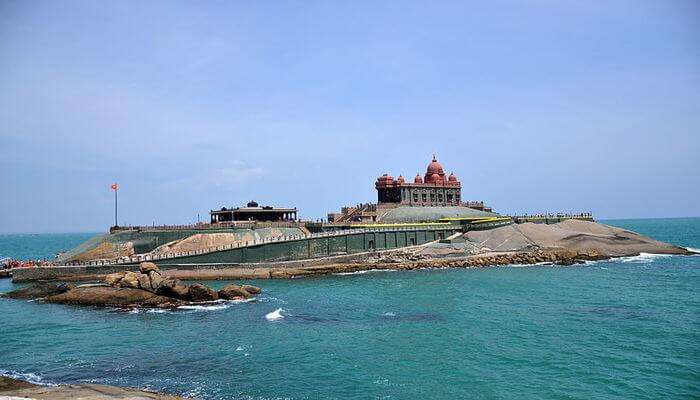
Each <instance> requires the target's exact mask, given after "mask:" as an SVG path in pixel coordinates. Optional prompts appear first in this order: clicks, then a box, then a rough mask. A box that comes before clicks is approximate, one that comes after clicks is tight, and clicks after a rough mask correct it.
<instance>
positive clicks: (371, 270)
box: [333, 268, 398, 275]
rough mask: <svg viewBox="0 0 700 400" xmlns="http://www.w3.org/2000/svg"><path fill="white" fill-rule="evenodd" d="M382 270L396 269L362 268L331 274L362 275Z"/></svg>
mask: <svg viewBox="0 0 700 400" xmlns="http://www.w3.org/2000/svg"><path fill="white" fill-rule="evenodd" d="M384 271H398V270H396V269H391V268H387V269H376V268H375V269H364V270H362V271H354V272H336V273H334V274H333V275H362V274H367V273H370V272H384Z"/></svg>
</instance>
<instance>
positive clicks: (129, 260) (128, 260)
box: [63, 223, 455, 266]
mask: <svg viewBox="0 0 700 400" xmlns="http://www.w3.org/2000/svg"><path fill="white" fill-rule="evenodd" d="M446 228H448V229H454V228H455V227H454V225H451V224H444V223H443V224H440V223H437V224H426V225H421V226H395V227H390V228H389V227H386V228H381V227H378V228H360V229H348V230H342V231H329V232H319V233H310V234H300V235H284V236H275V237H268V238H260V239H254V240H246V241H245V242H243V241H240V242H234V243H229V244H226V245H220V246H214V247H209V248H206V249H200V250H190V251H180V252H171V253H163V254H136V255H133V256H129V257H127V256H124V257H119V258H115V259H102V260H92V261H82V262H81V261H73V262H67V263H64V264H63V265H66V266H98V265H113V264H133V263H138V262H143V261H156V260H163V259H171V258H178V257H187V256H195V255H200V254H208V253H214V252H217V251H227V250H232V249H237V248H241V247H251V246H257V245H261V244H266V243H279V242H289V241H294V240H305V239H315V238H324V237H333V236H345V235H353V234H358V233H368V232H396V231H415V230H425V229H428V230H445V229H446Z"/></svg>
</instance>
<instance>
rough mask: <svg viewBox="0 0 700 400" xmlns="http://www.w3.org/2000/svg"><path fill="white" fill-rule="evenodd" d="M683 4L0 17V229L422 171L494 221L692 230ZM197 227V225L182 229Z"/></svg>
mask: <svg viewBox="0 0 700 400" xmlns="http://www.w3.org/2000/svg"><path fill="white" fill-rule="evenodd" d="M699 153H700V2H697V1H656V0H653V1H645V0H637V1H624V0H620V1H614V2H607V1H602V2H590V1H566V0H564V1H548V0H513V1H500V0H496V1H488V2H467V1H456V2H451V1H437V2H436V1H401V2H399V1H386V2H376V1H367V2H364V1H352V2H334V1H305V2H297V1H275V2H250V1H240V2H238V1H220V2H219V1H197V2H193V1H147V2H143V1H114V2H102V1H100V2H96V1H41V0H39V1H21V0H20V1H13V0H2V1H0V232H98V231H105V230H107V229H108V227H109V226H110V225H112V224H113V218H114V216H113V207H114V205H113V201H114V200H113V193H112V192H111V190H110V185H111V184H112V183H113V182H117V183H118V184H119V185H120V190H119V214H120V218H119V223H120V224H121V225H125V224H132V225H136V224H142V225H150V224H153V223H155V224H187V223H192V222H196V221H197V219H198V218H201V219H202V220H206V219H208V212H209V210H211V209H216V208H220V207H222V206H237V205H242V204H245V203H246V202H248V201H250V200H256V201H257V202H259V203H261V204H269V205H275V206H292V207H297V208H298V209H299V215H300V217H302V218H305V219H317V218H323V217H325V216H326V214H327V213H328V212H332V211H335V210H338V209H339V208H340V207H341V206H344V205H352V204H357V203H367V202H374V201H376V190H375V189H374V182H375V180H376V178H377V177H378V176H379V175H381V174H383V173H389V174H392V175H393V176H394V177H396V176H398V175H399V174H403V175H404V176H405V177H407V178H409V179H410V178H412V177H414V176H415V175H416V173H420V174H424V172H425V168H426V166H427V164H428V162H429V161H430V159H431V157H432V155H433V154H436V155H437V158H438V160H439V161H440V162H441V163H442V164H443V165H444V167H445V169H446V172H448V173H449V172H452V171H453V172H454V173H455V174H456V175H457V177H458V178H459V179H460V181H461V182H462V198H463V199H464V200H481V201H484V202H486V203H487V204H488V205H490V206H492V207H493V208H494V210H495V211H498V212H501V213H508V214H514V213H538V212H572V211H573V212H578V211H585V212H592V213H593V214H594V215H595V216H596V217H598V218H637V217H638V218H643V217H688V216H700V200H699V199H700V156H699V155H698V154H699ZM198 215H199V217H198Z"/></svg>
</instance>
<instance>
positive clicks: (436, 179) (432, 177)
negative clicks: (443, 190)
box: [428, 174, 442, 183]
mask: <svg viewBox="0 0 700 400" xmlns="http://www.w3.org/2000/svg"><path fill="white" fill-rule="evenodd" d="M428 182H429V183H439V182H442V177H441V176H440V175H438V174H432V175H430V177H429V178H428Z"/></svg>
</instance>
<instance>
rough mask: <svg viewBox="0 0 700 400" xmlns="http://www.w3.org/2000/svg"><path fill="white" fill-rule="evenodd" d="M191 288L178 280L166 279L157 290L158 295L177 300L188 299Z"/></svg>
mask: <svg viewBox="0 0 700 400" xmlns="http://www.w3.org/2000/svg"><path fill="white" fill-rule="evenodd" d="M188 292H189V288H188V287H187V285H185V284H184V283H182V281H181V280H179V279H177V278H165V279H163V281H162V282H161V283H160V285H159V286H158V289H156V294H159V295H163V296H169V297H175V298H177V299H181V300H186V299H188Z"/></svg>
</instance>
